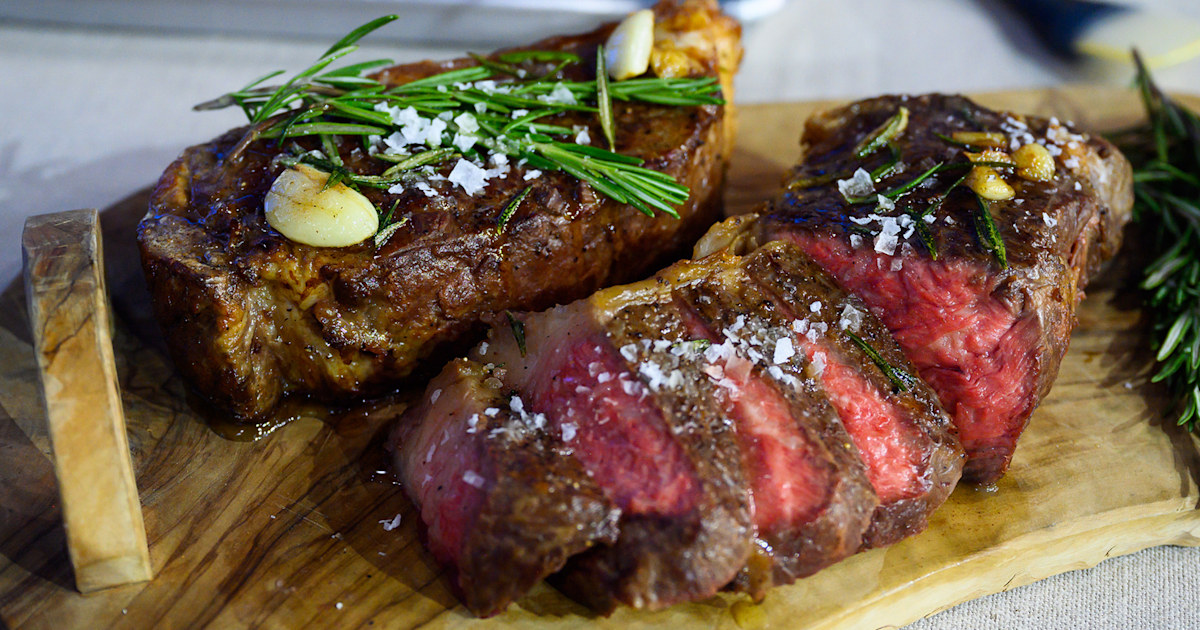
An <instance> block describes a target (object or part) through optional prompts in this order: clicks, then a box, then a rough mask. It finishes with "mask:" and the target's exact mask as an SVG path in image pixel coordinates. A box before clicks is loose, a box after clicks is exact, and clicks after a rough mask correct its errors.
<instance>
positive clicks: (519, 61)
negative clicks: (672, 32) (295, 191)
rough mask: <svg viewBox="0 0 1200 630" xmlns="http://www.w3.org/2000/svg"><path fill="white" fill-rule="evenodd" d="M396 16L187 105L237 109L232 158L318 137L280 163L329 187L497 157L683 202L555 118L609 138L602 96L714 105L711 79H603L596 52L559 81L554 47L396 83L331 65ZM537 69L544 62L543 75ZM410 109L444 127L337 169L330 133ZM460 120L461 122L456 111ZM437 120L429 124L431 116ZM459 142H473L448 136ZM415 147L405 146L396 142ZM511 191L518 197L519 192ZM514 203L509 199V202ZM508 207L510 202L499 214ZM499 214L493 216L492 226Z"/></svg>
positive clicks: (359, 130) (652, 198)
mask: <svg viewBox="0 0 1200 630" xmlns="http://www.w3.org/2000/svg"><path fill="white" fill-rule="evenodd" d="M394 19H396V16H386V17H382V18H379V19H377V20H374V21H372V22H369V23H367V24H364V25H363V26H361V27H359V28H357V29H355V30H354V31H352V32H351V33H350V34H348V35H346V36H345V37H343V38H342V39H341V40H339V41H338V42H337V43H336V44H334V45H333V46H332V47H330V49H329V50H328V51H326V52H325V54H324V55H322V56H321V58H320V59H318V60H317V61H316V62H315V63H313V64H312V65H311V66H309V67H308V68H306V69H304V70H302V71H300V72H299V73H297V74H296V75H295V76H293V77H292V78H290V79H289V80H288V81H286V82H285V83H283V84H282V85H279V86H263V83H264V82H266V81H268V80H270V79H272V78H274V77H277V76H279V75H280V74H282V72H276V73H271V74H268V75H266V76H264V77H262V78H260V79H257V80H255V81H254V82H252V83H250V84H249V85H247V86H246V87H244V88H242V89H241V90H238V91H235V92H231V93H229V94H225V95H224V96H221V97H220V98H217V99H214V100H212V101H208V102H206V103H201V104H200V105H197V106H196V109H202V110H203V109H217V108H222V107H230V106H237V107H240V108H241V109H242V110H243V111H244V112H245V114H246V117H247V119H248V120H249V121H250V129H249V131H248V132H247V134H246V135H245V137H243V138H242V140H241V141H240V142H239V143H238V144H237V145H236V146H235V147H234V148H233V149H231V151H230V152H229V153H228V154H227V155H226V157H225V159H227V160H237V159H240V155H241V154H242V152H243V151H244V150H245V149H246V147H247V146H248V145H249V144H250V143H251V142H253V141H255V140H258V139H275V140H278V141H283V140H285V139H289V138H297V137H301V136H316V137H318V138H320V142H321V146H322V147H323V152H322V154H314V153H313V152H307V153H305V152H304V151H302V150H301V151H296V152H293V154H292V156H290V157H286V158H284V159H282V160H281V161H282V162H283V163H285V164H295V163H297V162H304V163H307V164H309V165H312V166H313V167H315V168H318V169H321V170H324V171H326V172H328V173H330V178H329V182H330V185H333V184H335V183H338V182H345V183H346V184H347V185H350V186H366V187H371V188H379V189H388V188H391V187H392V186H395V185H397V184H403V183H406V182H410V181H411V180H412V179H414V178H415V177H416V173H414V170H415V169H418V168H421V167H426V166H436V165H440V164H445V163H447V162H448V161H450V160H453V159H455V158H462V159H468V160H471V161H473V162H476V163H477V164H482V163H484V162H486V161H487V158H488V157H489V156H494V155H496V154H503V155H507V156H510V157H512V158H515V159H516V160H519V161H523V162H524V163H528V164H529V165H530V166H531V167H532V168H537V169H541V170H553V171H563V172H566V173H569V174H571V175H573V176H575V177H577V178H579V179H581V180H583V181H586V182H587V183H588V184H590V185H591V186H592V188H594V189H595V190H596V191H597V192H599V193H601V194H603V195H606V196H608V197H610V198H612V199H614V200H616V201H618V202H620V203H626V204H629V205H631V206H634V207H635V208H637V209H638V210H639V211H641V212H643V213H645V214H647V215H651V216H653V215H654V214H655V212H656V211H661V212H664V213H666V214H668V215H671V216H674V217H678V213H677V212H676V210H675V206H678V205H680V204H682V203H684V202H685V201H686V200H687V198H688V189H687V187H686V186H683V185H682V184H680V183H679V182H677V181H675V179H674V178H672V177H671V176H669V175H666V174H663V173H661V172H658V171H654V170H651V169H648V168H645V167H643V166H642V161H641V160H640V159H637V158H634V157H630V156H625V155H621V154H619V153H616V152H614V151H611V150H604V149H601V148H599V147H594V146H591V145H588V144H577V143H573V142H566V141H565V140H566V139H568V138H571V137H573V136H575V135H576V131H575V129H573V128H571V127H568V126H565V125H562V124H556V122H557V121H556V117H559V116H560V115H562V114H566V113H569V112H579V113H584V114H593V115H596V116H598V118H599V120H600V126H601V129H602V130H603V131H604V135H605V138H606V139H607V140H608V143H609V148H610V149H611V148H613V144H614V136H615V134H614V130H613V127H614V121H613V115H612V101H613V100H619V101H639V102H644V103H654V104H660V105H669V106H697V105H706V104H722V103H723V102H724V101H723V100H722V99H721V97H720V86H719V84H718V82H717V80H716V79H715V78H711V77H710V78H656V77H642V78H633V79H627V80H624V81H612V82H610V81H608V80H607V76H606V71H605V67H604V56H603V53H602V52H601V54H599V55H598V57H597V61H596V65H597V70H598V76H597V78H596V79H595V80H591V81H570V80H565V79H563V78H562V71H563V70H564V68H566V67H567V66H569V65H572V64H578V63H580V62H581V61H582V60H581V59H580V58H579V57H578V56H577V55H574V54H571V53H565V52H560V51H518V52H510V53H504V54H501V55H498V56H496V57H484V56H480V55H473V58H474V59H475V61H476V63H477V64H478V65H475V66H470V67H466V68H459V69H457V70H451V71H447V72H443V73H440V74H436V75H432V76H428V77H424V78H422V79H419V80H416V81H412V82H409V83H406V84H403V85H399V86H388V85H385V84H383V83H382V82H380V81H379V80H377V79H375V78H372V77H370V76H366V75H365V73H366V72H367V71H368V70H371V69H375V68H378V67H380V66H383V65H387V64H390V63H391V61H390V60H386V59H380V60H373V61H366V62H361V63H355V64H351V65H347V66H343V67H340V68H335V69H331V66H332V64H333V63H334V62H335V61H338V60H339V59H341V58H343V57H345V56H347V55H349V54H350V53H352V52H354V51H355V50H357V45H356V42H358V40H360V39H361V38H362V37H364V36H365V35H367V34H368V33H370V32H371V31H373V30H375V29H377V28H379V27H381V26H383V25H384V24H387V23H389V22H391V21H392V20H394ZM548 64H553V65H552V67H550V68H549V70H548V71H547V70H546V66H547V65H548ZM407 108H412V110H413V111H414V112H415V113H416V114H417V116H419V117H420V118H421V119H422V120H425V121H435V120H440V121H442V122H443V123H444V124H445V127H444V131H442V132H441V133H440V134H439V135H440V137H436V138H430V139H427V140H426V144H427V150H421V151H417V152H413V153H408V154H405V153H401V154H392V155H389V154H388V153H386V152H382V153H379V152H372V153H373V154H374V155H375V157H377V158H378V159H380V160H384V161H389V162H393V164H392V165H391V166H390V167H389V168H387V169H386V170H384V171H383V172H382V174H378V175H372V174H367V173H355V172H352V171H350V170H348V169H347V168H346V167H345V165H344V164H342V162H341V158H340V156H338V154H337V149H336V146H337V144H336V143H335V142H334V141H333V139H334V137H336V136H360V137H362V138H363V139H364V141H365V146H366V147H368V148H370V147H372V146H378V140H376V141H375V142H372V141H371V138H372V137H377V138H384V137H388V136H389V135H390V134H393V133H395V132H403V131H404V129H405V128H406V127H405V126H404V125H403V124H401V123H400V122H397V121H396V120H394V118H395V116H394V115H393V112H397V111H401V110H403V111H407ZM464 115H466V117H465V118H463V116H464ZM438 124H441V123H438ZM463 136H467V137H469V138H470V139H471V140H473V142H470V143H467V142H463V143H462V144H461V145H460V144H457V143H455V139H456V138H461V137H463ZM414 146H415V145H413V144H412V143H408V146H407V148H408V149H410V150H411V149H412V148H413V147H414ZM522 198H523V197H522ZM516 203H518V204H519V200H517V202H516ZM509 210H515V206H513V207H512V208H511V209H506V212H508V214H510V215H511V212H509ZM503 223H504V221H503V220H502V221H501V223H500V228H501V229H502V228H503Z"/></svg>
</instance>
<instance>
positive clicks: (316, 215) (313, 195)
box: [263, 164, 379, 247]
mask: <svg viewBox="0 0 1200 630" xmlns="http://www.w3.org/2000/svg"><path fill="white" fill-rule="evenodd" d="M328 179H329V176H328V175H327V174H325V173H323V172H321V171H318V170H317V169H315V168H313V167H311V166H308V165H307V164H297V165H295V166H294V167H292V168H289V169H287V170H286V171H284V172H282V173H280V174H279V177H276V178H275V182H274V183H273V184H271V189H270V190H268V191H267V196H266V199H264V200H263V206H264V208H265V210H266V215H267V223H269V224H270V225H271V227H273V228H275V229H276V230H278V231H279V233H280V234H282V235H284V236H285V237H287V238H288V239H289V240H292V241H296V242H297V243H303V244H305V245H312V246H315V247H345V246H347V245H354V244H356V243H361V242H362V241H363V240H365V239H367V238H370V237H371V235H373V234H375V232H376V231H378V230H379V213H378V212H376V211H375V206H373V205H371V202H370V201H368V200H367V198H366V197H364V196H362V193H360V192H358V191H357V190H354V189H353V188H350V187H349V186H347V185H345V184H342V183H338V184H336V185H333V186H330V187H329V188H328V189H325V190H322V188H324V186H325V182H326V181H328Z"/></svg>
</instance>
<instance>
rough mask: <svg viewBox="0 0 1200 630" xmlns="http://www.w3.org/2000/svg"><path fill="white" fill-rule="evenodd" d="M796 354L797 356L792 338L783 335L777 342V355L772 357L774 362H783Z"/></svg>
mask: <svg viewBox="0 0 1200 630" xmlns="http://www.w3.org/2000/svg"><path fill="white" fill-rule="evenodd" d="M794 356H796V349H795V348H793V347H792V340H791V339H789V338H787V337H782V338H780V340H779V341H776V342H775V356H773V357H771V361H772V362H773V363H777V364H778V363H783V362H784V361H787V360H788V359H790V358H792V357H794Z"/></svg>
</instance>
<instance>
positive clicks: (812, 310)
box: [808, 300, 821, 313]
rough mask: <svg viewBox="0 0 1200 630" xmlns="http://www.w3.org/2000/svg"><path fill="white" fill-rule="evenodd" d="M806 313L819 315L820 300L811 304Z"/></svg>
mask: <svg viewBox="0 0 1200 630" xmlns="http://www.w3.org/2000/svg"><path fill="white" fill-rule="evenodd" d="M808 311H809V312H810V313H820V312H821V300H817V301H815V302H813V303H812V304H809V305H808Z"/></svg>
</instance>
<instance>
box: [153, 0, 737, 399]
mask: <svg viewBox="0 0 1200 630" xmlns="http://www.w3.org/2000/svg"><path fill="white" fill-rule="evenodd" d="M654 10H655V13H656V27H655V28H656V32H655V36H656V44H655V49H654V51H653V54H652V66H653V68H654V70H655V72H656V73H657V74H658V75H659V76H667V77H669V76H711V77H719V79H720V81H721V86H722V90H723V94H724V98H725V99H727V100H728V99H731V98H732V92H731V85H732V84H731V80H732V74H733V72H734V71H735V69H736V67H737V64H738V62H739V60H740V55H741V50H740V45H739V41H738V38H739V33H740V29H739V27H738V25H737V24H736V22H734V21H733V20H732V19H730V18H728V17H727V16H725V15H723V14H721V13H720V12H719V10H718V8H717V5H716V3H715V2H713V1H711V0H664V1H663V2H661V3H659V4H658V5H657V6H656V7H655V9H654ZM612 28H613V25H611V24H610V25H607V26H604V27H601V28H599V29H597V30H596V31H593V32H591V33H587V34H583V35H578V36H572V37H556V38H551V39H547V40H544V41H541V42H538V43H535V44H532V45H530V46H528V47H526V48H527V49H529V50H549V51H563V52H569V53H574V54H577V55H578V56H579V57H580V58H581V59H584V60H592V59H594V58H595V53H596V50H597V47H598V46H599V45H600V44H602V43H603V42H604V41H605V38H606V37H607V36H608V34H609V33H610V32H611V30H612ZM506 52H512V51H506ZM494 58H495V57H493V59H494ZM477 63H478V62H477V61H475V60H473V59H459V60H454V61H449V62H444V63H434V62H421V63H414V64H409V65H402V66H396V67H392V68H389V69H386V70H383V71H381V72H380V73H378V74H377V75H374V76H375V77H376V78H377V79H379V80H380V81H382V82H384V83H385V84H387V85H401V84H405V83H408V82H411V81H413V80H416V79H419V78H422V77H426V76H430V75H432V74H436V73H440V72H445V71H448V70H453V69H461V68H465V67H468V66H471V65H475V64H477ZM529 63H534V64H536V63H542V64H543V65H545V63H546V62H537V61H531V62H529ZM562 72H563V73H564V74H563V78H564V79H573V80H590V79H591V78H593V77H594V68H593V64H591V63H590V62H588V63H580V64H574V65H570V66H568V67H567V69H566V70H563V71H562ZM613 109H614V116H615V129H616V137H615V150H616V151H618V152H620V153H623V154H626V155H629V156H632V157H635V158H638V159H641V160H644V165H645V166H647V167H648V168H652V169H655V170H657V171H661V172H663V173H667V174H669V175H671V176H673V177H674V178H675V179H676V180H678V181H679V182H680V183H682V184H684V185H686V186H687V187H688V188H689V189H690V196H689V198H688V200H687V201H686V202H684V203H683V204H682V205H681V206H679V207H678V208H677V210H678V213H679V215H680V218H679V219H678V220H675V219H668V218H651V217H647V216H645V215H643V214H641V213H639V212H638V211H637V210H636V209H634V208H633V207H631V206H628V205H624V204H620V203H617V202H615V201H613V200H611V199H610V198H608V197H606V196H603V195H601V194H599V193H598V192H597V191H595V190H593V189H592V188H591V187H590V186H589V185H588V184H586V183H583V182H582V181H580V180H578V179H576V178H575V177H573V176H571V175H568V174H566V173H564V172H557V171H556V172H546V173H543V174H542V175H541V176H540V177H533V176H534V175H536V174H535V173H533V172H532V168H531V167H526V166H522V165H520V164H517V163H514V164H512V165H511V169H510V170H509V171H508V173H507V175H504V176H502V177H493V178H492V179H491V180H490V181H489V182H488V185H487V186H486V188H485V189H484V190H483V191H481V192H479V193H478V194H475V195H469V194H467V193H466V192H464V190H463V189H462V188H459V187H455V186H453V185H451V184H450V183H449V182H447V181H443V180H445V178H446V176H447V175H449V172H450V168H449V165H445V166H442V167H439V168H440V170H439V171H438V172H436V173H435V174H434V176H433V177H431V178H430V180H429V181H428V182H422V183H423V184H424V187H425V188H427V189H428V190H429V191H430V192H432V193H433V196H429V194H427V193H426V192H423V191H422V190H421V186H406V187H404V189H403V190H402V191H397V192H389V191H388V190H383V189H367V188H364V189H363V194H364V195H365V196H366V197H367V198H368V199H369V201H370V202H371V203H372V204H373V205H374V206H375V207H376V208H390V209H391V213H392V215H393V216H394V217H395V219H396V221H397V223H399V224H400V225H399V227H398V229H396V230H395V231H394V232H391V233H390V235H388V237H387V239H386V241H385V242H383V243H382V244H380V245H379V246H376V245H375V244H374V243H373V242H372V241H371V239H368V240H366V241H364V242H363V243H360V244H358V245H352V246H348V247H342V248H323V247H313V246H309V245H304V244H301V243H298V242H294V241H291V240H289V239H287V238H285V237H283V236H282V235H281V234H280V233H279V232H277V231H276V230H274V229H273V228H272V227H271V226H270V225H269V224H267V222H266V220H265V216H264V209H263V199H264V195H265V193H266V192H267V190H268V189H269V187H270V185H271V183H272V181H273V180H274V179H275V178H276V176H278V175H279V174H280V172H282V171H283V169H284V168H285V166H284V165H283V164H281V163H280V161H279V160H278V159H277V158H279V157H280V156H281V155H282V154H283V153H285V147H283V146H280V144H281V143H277V142H275V141H273V140H261V139H260V140H254V141H251V142H249V143H248V144H247V143H244V142H243V140H244V139H246V134H247V129H246V128H242V129H235V130H233V131H230V132H229V133H227V134H225V135H223V136H221V137H220V138H217V139H216V140H213V141H212V142H209V143H207V144H204V145H200V146H195V147H192V148H189V149H187V150H185V151H184V152H183V154H182V155H181V156H180V157H179V159H177V160H176V161H175V162H174V163H173V164H172V165H171V166H170V167H169V168H168V169H167V171H166V172H165V173H164V174H163V176H162V179H161V180H160V181H159V183H158V185H157V187H156V188H155V190H154V193H153V195H152V198H151V201H150V207H149V211H148V212H147V214H146V216H145V218H144V219H143V220H142V222H141V224H140V226H139V228H138V240H139V243H140V246H141V252H142V260H143V266H144V269H145V273H146V278H147V282H148V285H149V288H150V292H151V295H152V296H153V298H154V306H155V313H156V316H157V319H158V321H159V323H160V325H161V327H162V329H163V331H164V333H165V335H166V338H167V342H168V346H169V348H170V350H171V353H172V355H173V358H174V360H175V363H176V366H177V367H178V369H179V370H180V372H181V373H182V374H183V375H184V377H185V379H186V380H187V381H188V382H189V383H191V384H192V385H193V387H194V388H195V389H196V390H197V391H198V392H199V393H200V394H201V395H202V396H203V397H205V398H206V399H207V400H208V401H210V402H211V403H212V404H213V405H214V406H215V407H216V408H217V409H218V410H220V411H221V412H222V413H224V414H227V415H229V416H231V417H233V418H234V419H236V420H240V421H247V422H250V421H259V420H263V419H266V418H269V417H270V415H271V414H272V412H273V411H274V410H275V409H276V408H277V407H278V405H279V404H280V402H281V400H282V399H283V398H284V397H286V396H300V397H310V398H314V399H317V400H322V401H327V402H333V403H337V402H345V401H348V400H353V399H358V398H361V397H362V396H364V395H372V394H377V393H381V392H383V391H386V390H390V389H394V388H395V387H396V385H397V383H398V381H400V380H401V379H404V378H405V377H407V376H409V375H410V374H411V373H412V372H413V370H414V369H415V368H416V367H417V366H418V365H419V363H420V362H422V361H423V360H425V359H427V358H430V357H433V356H434V355H446V354H449V353H450V352H451V351H452V350H455V349H465V348H466V347H467V346H468V345H469V343H470V342H472V341H475V340H477V339H478V338H479V337H480V336H481V335H482V332H483V330H484V328H485V326H484V325H483V324H482V323H481V322H482V321H484V320H485V319H487V318H488V317H489V316H490V315H491V314H495V313H499V312H503V311H504V310H506V309H530V310H536V309H543V308H547V307H549V306H552V305H554V304H559V303H564V302H568V301H570V300H573V299H577V298H580V297H583V296H585V295H588V294H589V293H591V292H593V291H595V290H596V289H598V288H600V287H603V286H607V285H610V284H613V283H616V282H622V281H630V280H634V279H638V278H641V277H644V276H645V275H646V274H648V273H650V272H651V271H653V270H654V269H657V268H658V267H659V266H661V265H662V264H665V263H666V262H668V261H670V260H673V259H674V258H676V257H678V256H679V255H680V254H681V253H682V252H684V251H685V249H686V248H687V247H690V245H691V244H692V243H693V242H694V240H695V239H696V238H697V237H698V236H700V235H701V234H702V233H703V231H704V230H705V229H706V228H707V227H709V226H710V225H711V224H712V223H713V222H714V221H715V220H716V219H717V218H718V216H719V214H720V206H721V191H722V185H723V178H724V171H725V165H726V162H727V160H728V157H729V154H730V151H731V141H732V126H731V121H730V116H731V113H732V111H731V108H730V107H729V106H717V105H705V106H698V107H675V106H666V105H655V104H647V103H640V102H625V101H615V102H614V104H613ZM546 122H550V123H554V124H558V125H564V126H567V127H570V126H572V125H578V126H579V127H580V129H583V128H586V130H587V132H588V133H587V135H590V137H591V138H602V137H604V136H603V133H602V131H601V129H600V126H599V123H598V121H597V120H596V116H595V115H593V114H591V113H588V112H582V113H572V114H564V115H562V116H559V117H558V118H556V119H546ZM582 135H583V134H581V136H582ZM292 142H294V143H295V144H296V145H298V146H299V147H300V149H302V150H313V149H318V148H320V145H319V143H318V142H317V141H316V140H313V139H311V138H304V137H301V138H295V139H293V140H289V141H288V143H289V144H290V143H292ZM335 146H336V149H337V152H338V153H339V154H340V157H341V159H342V160H343V162H344V163H345V166H346V167H347V168H349V169H350V170H352V171H354V172H358V173H366V174H378V173H380V172H382V171H383V170H384V169H385V168H386V167H388V166H389V164H388V163H386V162H384V161H382V160H378V159H375V158H373V157H371V156H370V155H368V153H367V152H364V151H361V150H358V149H359V148H361V145H360V142H359V140H358V139H357V138H354V137H342V138H341V140H340V141H338V142H336V143H335ZM235 147H236V150H235ZM526 176H529V177H530V179H529V180H528V181H527V179H526ZM518 195H522V197H521V199H522V200H523V201H522V202H521V203H519V205H518V208H517V210H516V211H515V213H514V214H513V215H512V216H511V217H508V218H507V219H506V221H505V222H503V229H502V230H501V229H498V225H500V224H501V223H502V220H501V216H502V214H503V213H504V211H505V209H506V208H507V207H508V206H509V204H510V203H511V202H513V201H514V199H516V198H517V197H518Z"/></svg>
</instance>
